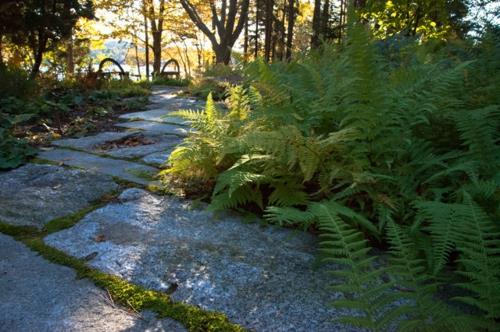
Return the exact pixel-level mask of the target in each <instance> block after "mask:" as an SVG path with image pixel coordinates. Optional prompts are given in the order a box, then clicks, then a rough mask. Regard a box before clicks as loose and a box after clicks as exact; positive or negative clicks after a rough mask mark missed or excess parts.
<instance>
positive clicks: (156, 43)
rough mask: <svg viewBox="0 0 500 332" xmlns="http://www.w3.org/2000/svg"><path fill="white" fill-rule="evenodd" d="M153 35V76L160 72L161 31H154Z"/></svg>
mask: <svg viewBox="0 0 500 332" xmlns="http://www.w3.org/2000/svg"><path fill="white" fill-rule="evenodd" d="M152 35H153V76H156V75H158V74H160V71H161V35H162V34H161V31H154V32H153V33H152Z"/></svg>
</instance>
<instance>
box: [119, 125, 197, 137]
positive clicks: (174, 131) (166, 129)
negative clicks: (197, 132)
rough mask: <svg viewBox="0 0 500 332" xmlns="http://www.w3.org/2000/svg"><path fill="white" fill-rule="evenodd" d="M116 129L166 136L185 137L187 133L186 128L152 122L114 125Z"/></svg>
mask: <svg viewBox="0 0 500 332" xmlns="http://www.w3.org/2000/svg"><path fill="white" fill-rule="evenodd" d="M115 126H117V127H122V128H129V129H139V130H143V131H145V132H148V133H154V134H167V135H177V136H182V137H185V136H187V135H188V133H189V129H188V128H183V127H180V126H177V125H173V124H169V123H159V122H152V121H131V122H122V123H117V124H115Z"/></svg>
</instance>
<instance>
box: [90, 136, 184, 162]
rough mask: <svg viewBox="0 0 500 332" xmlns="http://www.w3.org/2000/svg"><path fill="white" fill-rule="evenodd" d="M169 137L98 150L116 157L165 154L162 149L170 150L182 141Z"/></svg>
mask: <svg viewBox="0 0 500 332" xmlns="http://www.w3.org/2000/svg"><path fill="white" fill-rule="evenodd" d="M166 137H168V136H166ZM171 137H173V138H172V139H170V140H168V139H165V140H164V141H159V142H158V143H153V144H146V145H138V146H131V147H123V148H117V149H111V150H101V151H99V152H100V153H102V154H106V155H109V156H112V157H116V158H138V157H144V156H149V155H151V154H155V153H160V154H165V152H164V151H171V150H172V149H173V148H175V146H176V145H178V144H180V143H181V142H182V140H181V139H177V137H174V136H171Z"/></svg>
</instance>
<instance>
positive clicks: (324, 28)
mask: <svg viewBox="0 0 500 332" xmlns="http://www.w3.org/2000/svg"><path fill="white" fill-rule="evenodd" d="M329 25H330V0H325V3H324V4H323V11H322V13H321V32H320V38H323V39H324V38H326V37H327V36H328V29H329Z"/></svg>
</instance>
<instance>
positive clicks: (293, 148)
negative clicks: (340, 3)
mask: <svg viewBox="0 0 500 332" xmlns="http://www.w3.org/2000/svg"><path fill="white" fill-rule="evenodd" d="M389 43H390V40H387V41H376V40H374V39H372V38H371V36H370V33H369V32H367V31H366V30H365V28H363V27H362V26H360V25H357V24H353V25H352V26H351V28H350V31H349V33H348V36H347V39H346V41H345V43H344V44H343V45H342V46H341V47H338V46H332V45H328V44H325V45H324V46H323V49H322V50H319V51H317V52H313V53H312V54H311V55H309V56H305V57H303V58H301V59H297V60H295V61H292V62H291V63H281V62H278V63H275V64H271V65H269V64H266V63H264V62H262V61H255V62H254V63H252V64H250V65H249V66H248V68H247V71H246V73H247V78H248V82H247V83H246V84H244V85H241V86H234V87H232V88H231V89H230V91H229V98H228V100H227V106H228V110H223V109H221V108H219V107H217V105H216V104H215V103H214V101H213V97H212V95H209V96H208V100H207V106H206V109H205V110H204V111H202V112H197V111H189V110H186V111H180V112H178V113H177V114H178V115H180V116H183V117H184V118H186V119H187V120H190V121H191V122H192V125H193V126H194V128H196V129H197V131H196V132H194V133H192V134H191V135H190V136H189V137H188V139H187V140H186V141H185V143H184V144H182V145H181V146H180V147H179V148H177V149H176V150H175V151H174V152H173V153H172V155H171V157H170V159H169V164H170V168H169V169H166V170H165V171H163V173H162V174H163V176H164V178H165V181H169V183H171V182H170V181H171V179H172V178H174V179H176V181H180V182H183V183H184V184H185V185H189V184H193V183H194V184H196V183H200V182H203V183H205V184H207V183H212V184H213V186H212V187H210V188H209V190H210V191H211V207H212V209H214V210H221V209H227V208H244V209H249V210H251V211H254V212H258V213H261V214H262V215H263V216H264V217H265V219H266V220H267V221H268V222H269V223H273V224H279V225H283V226H286V227H300V228H303V229H306V230H307V229H308V230H314V231H315V232H319V234H320V235H319V236H320V247H319V252H320V257H321V260H322V262H323V263H330V264H333V266H336V267H335V268H334V269H333V270H332V274H333V275H334V278H333V279H332V280H335V282H333V283H332V285H325V288H328V289H330V290H331V291H335V292H340V293H342V294H343V299H342V300H338V301H336V302H335V303H334V305H335V306H338V307H342V308H348V309H354V314H353V316H344V317H343V318H342V319H341V320H342V321H343V322H345V323H348V324H351V325H353V326H357V327H364V328H367V329H369V330H373V331H386V330H388V329H395V328H398V329H399V330H402V331H411V330H416V331H436V330H439V329H442V330H446V331H473V330H491V331H493V330H497V329H498V328H499V326H498V320H499V319H500V255H499V248H500V225H499V220H500V190H499V189H500V172H499V170H500V146H499V143H500V142H499V139H500V100H499V96H498V91H500V81H499V77H500V75H499V68H500V66H499V65H500V63H499V59H500V56H499V55H500V34H499V32H498V30H497V29H494V28H491V29H490V30H489V31H488V32H487V33H485V35H484V36H483V38H482V40H481V41H480V42H478V43H475V44H474V43H463V44H462V45H453V44H448V45H446V44H440V43H418V42H415V41H411V40H409V41H408V42H407V43H406V45H403V44H398V45H400V46H401V45H403V46H401V47H398V48H396V49H395V48H391V47H390V46H391V45H390V44H389ZM373 248H375V249H376V250H373ZM326 266H328V264H327V265H326ZM330 266H331V265H330ZM339 266H340V267H342V268H339ZM325 268H326V267H325Z"/></svg>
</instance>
